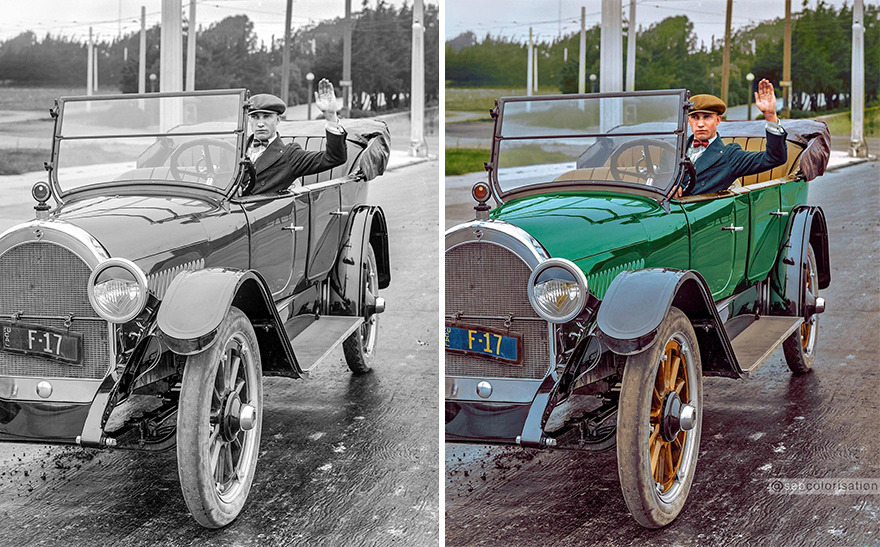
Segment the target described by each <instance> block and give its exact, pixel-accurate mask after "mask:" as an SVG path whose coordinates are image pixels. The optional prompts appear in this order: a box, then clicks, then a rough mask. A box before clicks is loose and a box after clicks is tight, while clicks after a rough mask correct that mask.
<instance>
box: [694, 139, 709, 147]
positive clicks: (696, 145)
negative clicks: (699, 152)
mask: <svg viewBox="0 0 880 547" xmlns="http://www.w3.org/2000/svg"><path fill="white" fill-rule="evenodd" d="M693 146H694V148H699V147H701V146H709V141H698V140H696V139H694V145H693Z"/></svg>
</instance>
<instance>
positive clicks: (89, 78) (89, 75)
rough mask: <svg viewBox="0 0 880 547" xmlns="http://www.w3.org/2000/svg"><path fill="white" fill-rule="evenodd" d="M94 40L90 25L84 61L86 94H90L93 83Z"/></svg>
mask: <svg viewBox="0 0 880 547" xmlns="http://www.w3.org/2000/svg"><path fill="white" fill-rule="evenodd" d="M94 52H95V41H94V38H93V37H92V27H89V47H88V52H87V56H88V62H87V63H86V95H89V96H91V95H92V86H93V85H94V84H95V53H94Z"/></svg>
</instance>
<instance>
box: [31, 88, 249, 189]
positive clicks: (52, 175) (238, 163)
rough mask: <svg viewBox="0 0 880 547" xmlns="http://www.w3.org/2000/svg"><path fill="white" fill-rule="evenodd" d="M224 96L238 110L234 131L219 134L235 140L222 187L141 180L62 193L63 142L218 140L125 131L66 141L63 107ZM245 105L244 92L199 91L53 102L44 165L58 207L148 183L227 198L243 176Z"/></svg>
mask: <svg viewBox="0 0 880 547" xmlns="http://www.w3.org/2000/svg"><path fill="white" fill-rule="evenodd" d="M224 95H238V103H239V106H238V109H237V114H236V128H235V129H234V130H233V131H223V132H222V134H223V135H226V136H230V137H231V136H233V135H234V137H235V164H234V166H233V173H232V175H231V176H230V178H229V181H228V182H227V184H226V186H225V187H219V186H211V185H208V184H201V183H195V182H188V181H169V180H156V181H152V180H150V181H149V182H148V179H143V181H141V180H131V179H126V180H111V181H102V182H97V183H94V184H84V185H81V186H76V187H74V188H68V189H66V190H65V189H63V187H62V184H61V182H60V181H59V180H58V159H59V154H60V148H61V144H62V143H63V142H72V141H84V140H88V139H95V138H102V139H105V138H127V137H137V138H151V137H155V138H157V139H158V138H160V137H168V136H169V135H171V136H173V137H200V136H201V137H217V136H218V132H217V131H179V132H173V133H169V132H165V133H161V132H156V133H153V132H143V133H137V134H136V135H133V134H131V133H126V132H125V131H124V130H121V131H120V132H119V133H118V134H111V133H107V134H101V135H100V136H99V137H97V136H83V135H76V136H70V137H65V136H64V135H62V134H61V133H62V128H63V120H64V111H65V107H66V106H67V105H68V104H70V103H85V102H99V101H100V102H104V101H123V100H126V101H131V100H147V101H156V100H158V99H163V98H192V97H205V96H212V97H218V96H224ZM247 103H248V91H247V89H244V88H240V89H221V90H200V91H179V92H163V93H143V94H140V93H122V94H114V95H91V96H89V95H78V96H66V97H60V98H59V99H57V100H56V101H55V108H53V109H52V110H51V111H50V112H51V113H52V116H53V118H55V126H54V130H53V138H52V155H51V160H50V162H49V163H47V165H46V168H47V170H48V171H49V181H50V184H51V185H52V188H53V190H54V197H55V199H56V201H58V202H59V203H62V204H63V203H64V202H65V198H68V197H69V196H71V195H75V194H79V193H82V192H89V193H92V192H93V191H95V190H103V189H108V188H119V187H126V188H128V187H132V186H136V185H139V184H146V183H148V184H149V185H150V186H151V187H159V186H163V187H172V188H174V187H177V188H186V189H187V190H192V189H196V190H199V191H202V192H210V193H211V194H214V195H216V196H217V197H221V196H223V197H227V198H228V197H229V196H231V195H232V194H233V193H234V192H235V189H236V187H237V186H238V185H239V183H240V180H241V177H242V175H243V174H244V165H243V163H244V160H245V156H244V154H245V143H246V140H247Z"/></svg>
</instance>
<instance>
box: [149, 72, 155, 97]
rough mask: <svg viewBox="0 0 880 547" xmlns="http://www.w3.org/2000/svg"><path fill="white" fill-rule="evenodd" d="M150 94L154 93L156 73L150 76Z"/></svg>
mask: <svg viewBox="0 0 880 547" xmlns="http://www.w3.org/2000/svg"><path fill="white" fill-rule="evenodd" d="M150 92H151V93H155V92H156V73H155V72H154V73H152V74H150Z"/></svg>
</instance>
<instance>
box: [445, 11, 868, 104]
mask: <svg viewBox="0 0 880 547" xmlns="http://www.w3.org/2000/svg"><path fill="white" fill-rule="evenodd" d="M624 30H627V29H626V28H625V29H624ZM783 33H784V20H782V19H776V20H773V21H765V22H762V23H759V24H756V25H753V26H749V27H745V28H741V29H739V30H737V31H736V32H735V33H733V35H732V39H731V48H730V84H729V89H728V102H729V103H730V104H743V103H745V102H746V99H747V97H748V96H749V95H748V94H749V93H750V90H749V82H748V81H747V80H746V78H745V76H746V74H748V73H749V72H751V73H753V74H754V76H755V79H754V83H753V84H752V85H754V86H756V85H757V82H758V81H760V80H761V78H767V79H769V80H770V81H772V82H774V83H775V84H777V86H778V84H779V82H780V80H782V63H783ZM579 42H580V33H579V32H578V33H573V34H570V35H567V36H563V37H562V38H561V39H558V40H554V41H549V42H548V41H544V42H540V43H538V44H537V46H536V47H537V51H538V74H539V84H540V85H541V86H547V85H553V86H556V87H557V88H558V89H559V90H560V91H561V92H563V93H576V92H577V89H578V85H577V83H578V82H577V78H578V49H579ZM864 42H865V92H866V97H867V99H868V101H869V102H870V101H876V100H878V97H880V95H878V92H880V90H878V87H880V6H877V5H866V6H865V37H864ZM599 43H600V30H599V26H598V25H596V26H594V27H593V28H590V29H588V30H587V31H586V51H587V55H586V74H587V75H589V74H595V75H596V76H597V81H596V85H597V86H598V76H599ZM791 50H792V60H791V73H792V82H793V90H794V103H793V105H792V106H793V108H802V109H810V110H818V109H820V108H836V107H839V106H844V105H845V104H848V100H849V99H848V97H849V91H850V85H851V76H850V74H851V72H850V71H851V62H850V59H851V56H852V8H851V7H848V6H846V5H844V6H842V7H841V8H840V9H835V8H834V7H831V6H827V5H825V4H824V3H823V2H822V1H821V0H819V1H818V2H817V5H816V6H815V7H813V8H810V7H806V6H804V8H803V11H801V12H800V13H798V14H795V15H794V16H793V18H792V48H791ZM623 51H626V37H624V47H623ZM526 52H527V46H526V45H525V44H521V43H518V42H513V41H510V40H508V39H506V38H503V37H497V38H493V37H492V36H489V35H487V36H486V37H485V38H484V39H483V40H482V41H481V42H478V41H477V39H476V36H474V35H473V33H465V34H463V35H461V36H459V37H457V38H456V39H454V40H450V41H448V42H447V43H446V79H447V83H448V85H452V86H461V87H523V86H524V85H525V82H526V70H527V66H526V55H527V53H526ZM566 56H567V59H566ZM722 61H723V38H719V39H717V40H715V41H714V43H711V44H708V45H707V44H699V45H698V39H697V36H696V34H695V33H694V28H693V23H692V22H691V21H690V20H689V19H688V17H687V16H686V15H679V16H675V17H669V18H666V19H664V20H662V21H660V22H659V23H656V24H653V25H651V26H649V27H648V28H646V29H644V30H639V31H637V32H636V81H635V88H636V89H640V90H647V89H674V88H685V89H689V90H690V91H691V92H692V93H695V94H696V93H713V94H715V95H719V94H720V93H721V73H722ZM623 62H624V74H625V73H626V72H625V59H624V61H623ZM596 89H598V87H596ZM587 91H588V92H589V91H591V83H590V81H589V80H588V81H587ZM820 97H823V98H824V100H825V104H824V105H821V104H820V103H821V101H820V100H819V98H820Z"/></svg>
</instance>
